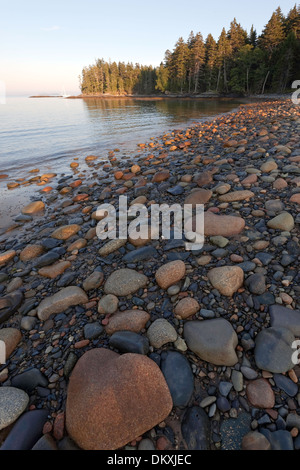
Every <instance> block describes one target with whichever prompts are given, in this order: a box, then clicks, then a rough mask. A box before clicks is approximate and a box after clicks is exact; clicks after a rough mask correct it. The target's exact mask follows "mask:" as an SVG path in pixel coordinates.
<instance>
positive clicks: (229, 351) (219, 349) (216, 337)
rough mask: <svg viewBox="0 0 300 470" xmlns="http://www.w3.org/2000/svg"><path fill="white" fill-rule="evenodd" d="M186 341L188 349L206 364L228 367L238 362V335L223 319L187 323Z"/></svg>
mask: <svg viewBox="0 0 300 470" xmlns="http://www.w3.org/2000/svg"><path fill="white" fill-rule="evenodd" d="M184 339H185V341H186V343H187V345H188V348H189V349H190V350H191V351H193V352H194V353H195V354H196V355H197V356H199V357H200V359H202V360H204V361H206V362H209V363H211V364H214V365H216V366H228V367H231V366H234V365H235V364H236V363H237V362H238V358H237V355H236V352H235V348H236V347H237V345H238V337H237V334H236V333H235V331H234V329H233V328H232V326H231V324H230V323H229V322H228V321H227V320H225V319H223V318H218V319H213V320H204V321H191V322H187V323H185V325H184Z"/></svg>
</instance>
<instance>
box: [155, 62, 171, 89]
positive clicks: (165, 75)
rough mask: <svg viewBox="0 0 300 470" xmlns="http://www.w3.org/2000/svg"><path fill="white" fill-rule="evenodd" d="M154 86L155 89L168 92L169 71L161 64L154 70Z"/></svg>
mask: <svg viewBox="0 0 300 470" xmlns="http://www.w3.org/2000/svg"><path fill="white" fill-rule="evenodd" d="M156 75H157V78H156V84H155V89H156V90H158V91H161V92H162V93H165V92H166V91H167V90H168V82H169V71H168V68H167V67H166V66H165V65H164V64H163V63H161V64H160V66H159V68H158V69H157V70H156Z"/></svg>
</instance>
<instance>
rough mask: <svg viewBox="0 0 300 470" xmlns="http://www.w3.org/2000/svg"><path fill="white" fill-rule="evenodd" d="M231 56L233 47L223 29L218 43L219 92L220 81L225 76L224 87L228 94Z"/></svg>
mask: <svg viewBox="0 0 300 470" xmlns="http://www.w3.org/2000/svg"><path fill="white" fill-rule="evenodd" d="M230 56H231V46H230V41H229V39H228V37H227V34H226V30H225V28H223V30H222V33H221V35H220V37H219V41H218V55H217V64H218V67H219V75H218V83H217V91H219V87H220V80H221V76H222V74H223V86H224V89H225V91H226V92H228V91H229V90H228V73H227V72H228V61H229V58H230Z"/></svg>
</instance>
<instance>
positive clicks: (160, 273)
mask: <svg viewBox="0 0 300 470" xmlns="http://www.w3.org/2000/svg"><path fill="white" fill-rule="evenodd" d="M185 272H186V268H185V264H184V262H183V261H180V260H178V261H171V262H170V263H167V264H165V265H164V266H161V267H160V268H159V269H158V270H157V271H156V274H155V279H156V282H157V284H158V285H159V287H161V288H162V289H164V290H166V289H168V288H169V287H171V286H172V285H174V284H177V282H179V281H180V280H181V279H182V278H183V277H184V276H185Z"/></svg>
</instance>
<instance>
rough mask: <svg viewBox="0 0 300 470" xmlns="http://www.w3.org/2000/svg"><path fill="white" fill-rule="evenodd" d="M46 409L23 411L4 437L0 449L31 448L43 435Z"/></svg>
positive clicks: (46, 414)
mask: <svg viewBox="0 0 300 470" xmlns="http://www.w3.org/2000/svg"><path fill="white" fill-rule="evenodd" d="M47 416H48V411H47V410H33V411H28V412H26V413H24V414H23V415H22V416H21V417H20V418H19V419H18V421H17V422H16V423H15V425H14V427H13V428H12V430H11V431H10V433H9V435H8V437H7V438H6V439H5V441H4V443H3V445H2V447H1V450H18V451H20V450H31V449H32V447H33V446H34V445H35V444H36V442H37V441H38V440H39V439H40V438H41V437H42V435H43V427H44V425H45V422H46V420H47Z"/></svg>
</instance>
